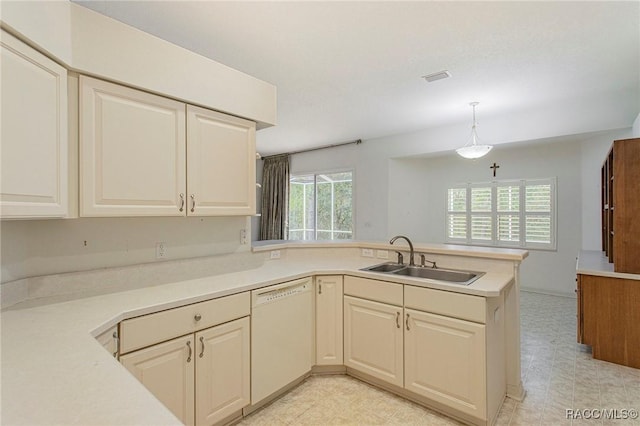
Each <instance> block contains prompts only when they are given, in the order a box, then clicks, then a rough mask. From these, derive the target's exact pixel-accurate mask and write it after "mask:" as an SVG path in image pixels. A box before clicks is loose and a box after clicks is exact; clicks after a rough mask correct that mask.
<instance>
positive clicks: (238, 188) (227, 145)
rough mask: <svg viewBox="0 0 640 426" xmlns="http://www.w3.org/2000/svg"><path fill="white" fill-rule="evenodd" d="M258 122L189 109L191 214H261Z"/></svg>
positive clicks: (199, 109)
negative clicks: (257, 144) (257, 177)
mask: <svg viewBox="0 0 640 426" xmlns="http://www.w3.org/2000/svg"><path fill="white" fill-rule="evenodd" d="M255 131H256V126H255V123H253V122H251V121H248V120H243V119H241V118H237V117H232V116H230V115H226V114H221V113H218V112H215V111H211V110H207V109H204V108H198V107H195V106H192V105H188V106H187V165H188V167H187V187H188V189H187V193H188V195H189V210H188V212H187V214H188V215H191V216H230V215H245V216H248V215H252V214H254V213H255V211H256V146H255Z"/></svg>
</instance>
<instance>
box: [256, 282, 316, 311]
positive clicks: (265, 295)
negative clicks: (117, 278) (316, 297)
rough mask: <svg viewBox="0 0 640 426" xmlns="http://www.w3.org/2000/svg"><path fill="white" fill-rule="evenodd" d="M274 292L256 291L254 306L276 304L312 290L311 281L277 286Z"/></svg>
mask: <svg viewBox="0 0 640 426" xmlns="http://www.w3.org/2000/svg"><path fill="white" fill-rule="evenodd" d="M276 287H277V288H275V289H273V290H254V291H253V293H254V295H253V296H254V297H253V306H256V305H260V304H262V303H269V302H274V301H276V300H280V299H284V298H286V297H291V296H295V295H297V294H300V293H306V292H308V291H310V290H311V280H309V279H305V280H302V281H300V280H299V281H294V282H291V283H285V284H281V285H278V286H276Z"/></svg>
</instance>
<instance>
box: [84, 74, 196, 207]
mask: <svg viewBox="0 0 640 426" xmlns="http://www.w3.org/2000/svg"><path fill="white" fill-rule="evenodd" d="M185 146H186V119H185V104H183V103H181V102H176V101H174V100H171V99H167V98H164V97H161V96H156V95H152V94H149V93H146V92H142V91H139V90H134V89H130V88H128V87H124V86H120V85H117V84H112V83H109V82H106V81H102V80H97V79H94V78H90V77H85V76H81V77H80V215H81V216H183V215H184V211H185V210H186V199H185V197H186V195H185V190H186V178H185V176H186V174H185ZM181 208H182V211H180V209H181Z"/></svg>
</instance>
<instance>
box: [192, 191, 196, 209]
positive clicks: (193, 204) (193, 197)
mask: <svg viewBox="0 0 640 426" xmlns="http://www.w3.org/2000/svg"><path fill="white" fill-rule="evenodd" d="M195 210H196V194H191V213H193V212H194V211H195Z"/></svg>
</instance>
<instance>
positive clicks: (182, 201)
mask: <svg viewBox="0 0 640 426" xmlns="http://www.w3.org/2000/svg"><path fill="white" fill-rule="evenodd" d="M180 211H181V212H182V211H184V194H182V193H181V194H180Z"/></svg>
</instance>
